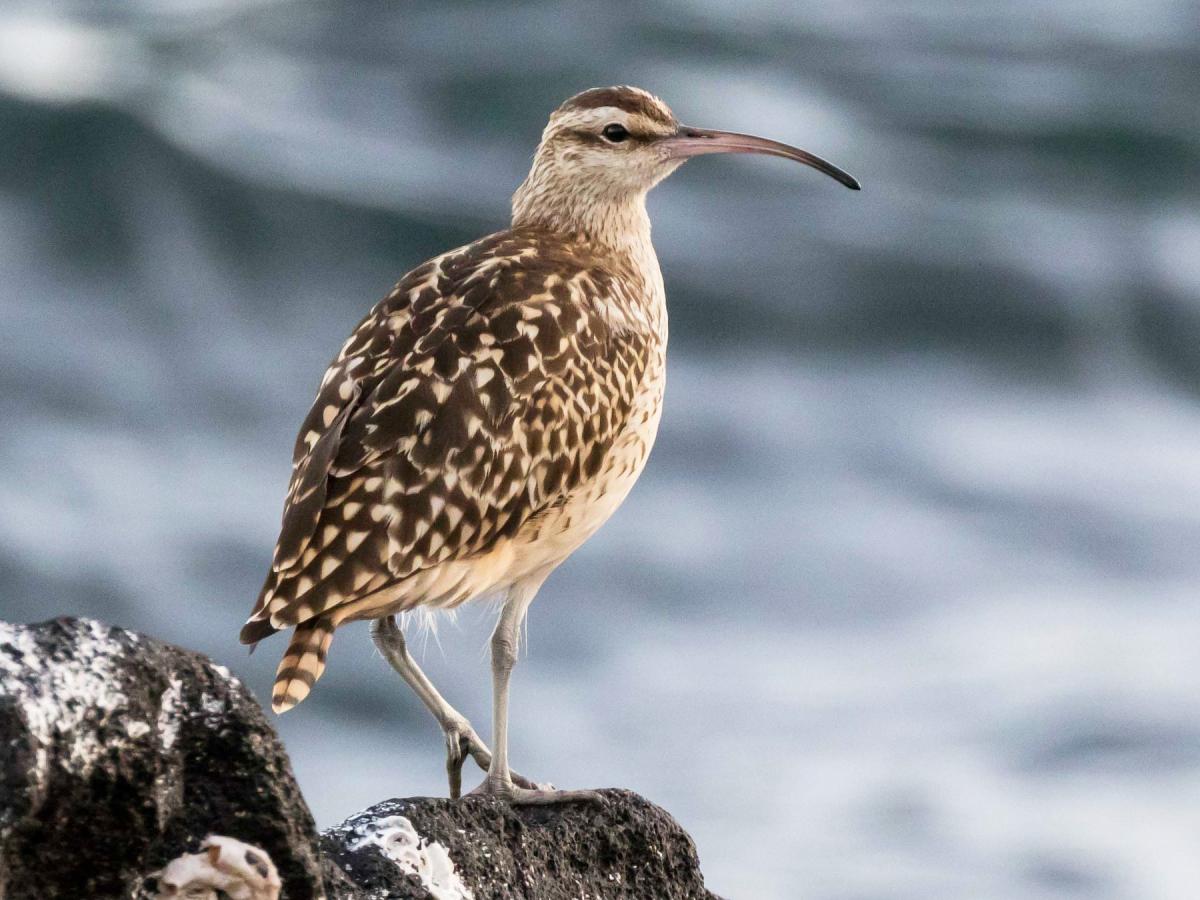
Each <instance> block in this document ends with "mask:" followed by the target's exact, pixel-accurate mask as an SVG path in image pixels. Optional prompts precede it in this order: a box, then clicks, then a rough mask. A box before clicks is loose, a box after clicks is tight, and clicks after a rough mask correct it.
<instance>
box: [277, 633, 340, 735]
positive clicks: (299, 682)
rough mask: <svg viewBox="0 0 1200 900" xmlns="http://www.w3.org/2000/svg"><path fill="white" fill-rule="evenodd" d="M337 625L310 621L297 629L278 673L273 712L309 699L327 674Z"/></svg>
mask: <svg viewBox="0 0 1200 900" xmlns="http://www.w3.org/2000/svg"><path fill="white" fill-rule="evenodd" d="M333 628H334V625H333V622H331V621H329V620H328V619H324V618H322V619H310V620H309V621H307V622H305V623H304V624H302V625H299V626H297V627H296V630H295V632H294V633H293V634H292V642H291V643H290V644H288V649H287V653H286V654H284V657H283V661H282V662H281V663H280V664H279V669H278V670H277V671H276V672H275V689H274V691H272V693H271V709H273V710H275V712H277V713H284V712H287V711H288V710H289V709H291V708H292V707H293V706H295V705H296V704H297V703H299V702H300V701H301V700H303V699H304V698H305V697H307V696H308V692H309V691H311V690H312V686H313V685H314V684H316V683H317V679H318V678H320V677H321V673H322V672H324V671H325V655H326V654H327V653H328V652H329V643H330V641H332V640H333Z"/></svg>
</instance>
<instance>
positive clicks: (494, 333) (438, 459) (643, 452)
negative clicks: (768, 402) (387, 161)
mask: <svg viewBox="0 0 1200 900" xmlns="http://www.w3.org/2000/svg"><path fill="white" fill-rule="evenodd" d="M656 276H657V273H656V272H655V273H651V275H650V277H649V279H648V278H647V276H646V275H645V274H644V273H642V272H639V271H637V270H636V268H635V266H634V265H633V263H632V261H631V260H629V259H626V258H623V257H622V255H621V254H619V253H615V252H611V251H608V250H605V249H600V248H597V247H594V246H591V245H589V244H587V243H585V242H582V241H580V240H578V239H575V238H571V237H566V236H563V235H561V234H559V233H556V232H554V231H551V230H548V229H546V228H543V227H540V226H536V225H533V226H521V227H517V228H514V229H512V230H510V231H505V232H501V233H499V234H494V235H491V236H489V237H486V238H483V239H482V240H480V241H477V242H475V243H473V244H469V245H467V246H466V247H462V248H459V249H457V250H452V251H450V252H449V253H446V254H444V255H442V256H439V257H437V258H435V259H433V260H430V261H429V262H427V263H425V264H424V265H422V266H420V267H418V268H416V269H414V270H413V271H412V272H410V273H409V274H408V275H406V276H405V277H404V278H403V279H402V280H401V281H400V282H399V283H398V284H397V285H396V286H395V288H393V289H392V291H391V292H390V293H389V294H388V295H387V296H386V297H385V298H384V299H383V301H382V302H380V303H379V304H378V305H377V306H376V307H375V309H373V310H372V311H371V313H370V314H369V315H368V316H367V317H366V318H365V319H364V320H363V321H362V323H361V324H360V325H359V326H358V328H356V329H355V331H354V333H353V334H352V335H351V337H350V338H349V340H347V341H346V343H345V345H344V346H343V347H342V350H341V352H340V353H339V354H338V356H337V358H336V359H335V360H334V361H333V363H332V364H331V365H330V366H329V369H328V370H327V371H326V373H325V377H324V378H323V379H322V381H321V387H320V390H319V392H318V395H317V399H316V402H315V403H314V404H313V407H312V410H311V411H310V412H309V415H308V417H307V419H306V420H305V423H304V425H303V426H302V427H301V430H300V435H299V437H298V438H297V441H296V448H295V452H294V456H293V473H292V480H291V485H290V487H289V489H288V494H287V501H286V505H285V511H284V517H283V526H282V529H281V532H280V536H279V542H278V544H277V546H276V550H275V559H274V562H273V564H272V568H271V572H270V574H269V575H268V577H267V581H266V584H265V585H264V587H263V590H262V593H261V595H260V597H259V600H258V603H257V605H256V607H255V610H254V613H253V614H252V615H251V617H250V621H249V622H248V623H247V624H246V626H245V628H244V629H243V630H242V638H243V640H246V641H254V640H258V639H260V638H262V637H265V636H266V635H268V634H270V633H272V632H274V631H276V630H279V629H282V628H286V627H290V626H299V627H300V629H301V635H302V636H304V637H305V642H303V644H302V646H301V647H300V649H301V650H303V649H304V647H305V646H306V645H307V644H309V643H311V644H312V646H313V647H315V648H319V656H321V657H323V655H324V650H325V648H326V647H327V646H328V642H329V637H330V635H331V634H332V630H333V628H335V627H336V626H338V625H340V624H341V623H342V622H345V621H348V620H353V619H364V618H377V617H379V616H381V615H385V614H387V613H391V612H396V611H401V610H406V609H410V608H412V607H414V606H417V605H428V606H434V607H442V608H445V607H453V606H456V605H458V604H460V603H463V602H465V601H467V600H470V599H473V598H474V597H477V596H479V595H481V594H485V593H488V592H490V591H492V590H495V589H497V588H500V587H503V586H504V585H506V584H507V583H511V582H512V581H513V580H516V579H517V578H519V577H521V576H522V575H524V574H528V573H529V572H531V571H535V570H537V569H539V568H542V567H545V566H547V565H552V564H555V563H557V562H561V560H562V558H565V557H566V555H567V554H569V553H570V552H571V551H572V550H574V549H575V548H576V547H578V546H579V544H580V543H582V542H583V540H585V539H586V538H587V537H588V536H590V534H591V532H593V531H594V530H595V528H596V527H598V526H599V524H601V521H602V520H601V521H595V520H596V519H597V518H599V517H598V516H596V515H593V514H591V511H590V510H589V509H588V508H586V507H587V506H589V505H596V507H597V511H599V510H603V509H604V508H607V507H609V506H612V508H615V505H616V503H619V501H620V499H623V497H624V494H625V493H626V492H627V491H628V489H629V487H631V486H632V481H633V479H634V478H636V475H637V473H638V472H639V471H640V470H641V466H642V465H643V464H644V462H645V459H646V456H647V455H648V453H649V450H650V445H651V443H652V442H653V437H654V430H655V426H656V425H657V421H658V414H659V404H660V400H661V394H662V381H663V371H664V370H663V359H664V353H665V348H666V316H665V306H664V304H663V303H662V302H661V291H660V290H659V288H658V284H659V283H660V282H658V280H657V277H656ZM610 491H611V492H612V493H613V497H611V498H609V501H608V502H605V498H606V495H607V494H608V493H609V492H610ZM614 500H615V501H616V503H614V502H613V501H614ZM607 511H608V512H611V509H608V510H607ZM606 517H607V516H605V518H606ZM301 656H302V654H300V653H297V654H293V653H289V655H288V657H289V658H288V659H285V664H284V666H283V667H281V671H280V676H281V681H280V690H279V691H277V698H276V699H277V701H280V702H277V705H278V706H283V705H284V701H286V700H291V701H293V702H298V701H299V699H301V698H302V697H303V695H304V694H305V693H307V688H308V687H310V686H311V681H310V679H309V675H310V670H307V669H304V668H301V667H300V664H301V661H302V660H301ZM293 657H294V658H293ZM320 661H321V660H320V659H318V660H317V662H320ZM317 674H319V673H318V671H316V670H315V669H313V670H311V676H312V680H315V677H316V675H317ZM289 691H290V693H289Z"/></svg>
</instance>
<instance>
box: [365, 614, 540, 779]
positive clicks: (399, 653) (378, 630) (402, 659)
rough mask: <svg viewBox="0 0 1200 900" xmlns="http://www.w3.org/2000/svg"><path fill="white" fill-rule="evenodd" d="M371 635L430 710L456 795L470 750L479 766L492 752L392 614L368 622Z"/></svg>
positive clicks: (484, 764) (485, 763) (484, 766)
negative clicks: (412, 651)
mask: <svg viewBox="0 0 1200 900" xmlns="http://www.w3.org/2000/svg"><path fill="white" fill-rule="evenodd" d="M371 639H372V640H373V641H374V642H375V646H376V647H378V648H379V652H380V653H382V654H383V658H384V659H386V660H387V661H388V662H389V663H390V664H391V666H392V668H393V669H395V670H396V672H397V673H398V674H399V675H400V677H401V678H403V679H404V681H405V683H407V684H408V686H409V687H410V688H412V689H413V693H415V694H416V695H417V696H418V697H420V698H421V702H422V703H424V704H425V707H426V708H427V709H428V710H429V711H430V712H431V713H433V717H434V718H435V719H437V721H438V724H439V725H441V726H442V731H443V732H444V733H445V735H446V776H447V778H448V779H449V782H450V796H451V797H452V798H455V799H457V798H458V797H459V795H460V794H461V792H462V766H463V762H464V761H465V760H466V757H467V755H468V754H469V755H470V756H471V758H472V759H474V760H475V762H476V763H477V764H478V765H479V767H480V768H481V769H487V768H488V767H489V766H490V765H491V763H492V754H491V751H489V750H488V748H487V745H486V744H485V743H484V742H483V741H482V740H481V739H480V737H479V735H477V734H476V733H475V729H474V728H472V727H471V723H470V722H468V721H467V719H466V717H465V716H464V715H463V714H462V713H460V712H459V711H458V710H456V709H455V708H454V707H453V706H451V705H450V704H449V703H448V702H446V699H445V698H444V697H443V696H442V695H441V694H440V693H438V689H437V688H435V687H434V686H433V682H431V681H430V680H429V678H428V677H426V675H425V673H424V672H422V671H421V668H420V666H418V665H417V663H416V660H414V659H413V658H412V657H411V656H410V655H409V653H408V645H407V643H406V642H405V640H404V632H403V631H401V630H400V626H399V625H398V624H397V623H396V617H395V616H385V617H383V618H382V619H376V620H375V621H374V622H372V623H371ZM513 780H514V781H516V782H517V783H518V784H521V785H523V786H525V787H529V788H533V787H536V785H534V783H533V782H531V781H529V780H528V779H526V778H522V777H521V776H519V775H516V774H514V775H513Z"/></svg>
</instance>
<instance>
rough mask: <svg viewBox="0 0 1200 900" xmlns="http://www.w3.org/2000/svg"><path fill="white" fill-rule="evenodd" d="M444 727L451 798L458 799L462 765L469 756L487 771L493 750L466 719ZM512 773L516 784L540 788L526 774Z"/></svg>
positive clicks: (460, 790) (519, 786) (460, 789)
mask: <svg viewBox="0 0 1200 900" xmlns="http://www.w3.org/2000/svg"><path fill="white" fill-rule="evenodd" d="M442 727H443V729H444V731H445V735H446V778H447V779H448V780H449V782H450V799H451V800H457V799H458V798H459V797H461V796H462V767H463V763H464V762H466V761H467V757H468V756H469V757H471V759H473V760H475V763H476V765H478V766H479V768H481V769H483V771H485V772H486V771H487V770H488V769H489V768H491V765H492V751H491V750H489V749H488V747H487V744H485V743H484V742H483V740H482V739H481V738H480V737H479V735H478V734H476V733H475V729H474V728H472V727H471V723H470V722H468V721H467V720H466V719H458V720H454V721H451V722H448V723H446V724H445V725H443V726H442ZM510 774H511V776H512V782H513V784H514V786H516V787H518V788H524V789H528V790H536V789H537V788H538V785H537V784H536V783H534V782H533V781H530V780H529V779H528V778H526V777H525V776H524V775H519V774H518V773H516V772H512V773H510Z"/></svg>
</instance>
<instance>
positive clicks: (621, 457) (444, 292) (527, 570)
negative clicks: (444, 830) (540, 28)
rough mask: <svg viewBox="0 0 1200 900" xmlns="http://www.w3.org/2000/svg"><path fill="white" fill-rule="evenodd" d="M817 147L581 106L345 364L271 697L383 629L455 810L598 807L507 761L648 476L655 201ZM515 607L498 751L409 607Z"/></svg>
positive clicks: (580, 99)
mask: <svg viewBox="0 0 1200 900" xmlns="http://www.w3.org/2000/svg"><path fill="white" fill-rule="evenodd" d="M707 153H764V154H768V155H772V156H782V157H785V158H788V159H792V160H795V161H798V162H801V163H804V164H805V165H809V166H812V167H814V168H816V169H819V170H820V171H823V172H825V173H826V174H827V175H830V176H831V177H834V178H836V179H837V180H838V181H841V182H842V183H843V184H845V185H846V186H847V187H852V188H857V187H858V183H857V182H856V181H855V180H854V179H853V178H852V177H851V176H850V175H848V174H846V173H845V172H843V171H841V170H840V169H838V168H837V167H835V166H833V165H831V164H829V163H827V162H826V161H824V160H822V159H820V158H819V157H815V156H813V155H812V154H810V153H808V152H807V151H804V150H800V149H799V148H796V147H789V146H787V145H785V144H780V143H778V142H776V141H769V140H766V139H764V138H756V137H753V136H751V135H744V134H735V133H732V132H719V131H711V130H707V129H700V128H692V127H689V126H684V125H681V124H679V122H678V121H677V120H676V119H675V116H674V115H673V114H672V113H671V111H670V110H669V109H668V108H667V107H666V105H665V104H663V103H662V101H660V100H658V99H657V98H656V97H654V96H653V95H651V94H649V93H647V92H645V91H643V90H640V89H638V88H632V87H613V88H595V89H592V90H589V91H584V92H583V93H581V94H577V95H576V96H574V97H572V98H571V99H569V100H567V101H566V102H565V103H563V104H562V105H561V106H560V107H559V108H558V109H557V110H555V112H554V114H553V115H552V116H551V117H550V121H549V123H548V124H547V126H546V129H545V131H544V132H543V133H542V140H541V142H540V143H539V144H538V148H537V152H536V153H535V154H534V160H533V165H532V167H531V169H530V172H529V175H528V177H527V178H526V179H525V181H524V182H523V183H522V184H521V186H520V187H519V188H518V189H517V191H516V193H515V194H514V195H513V206H512V208H513V216H512V226H511V228H509V229H508V230H506V231H502V232H499V233H497V234H493V235H490V236H489V237H485V238H483V239H481V240H479V241H476V242H475V243H473V244H468V245H467V246H465V247H460V248H459V249H457V250H452V251H450V252H449V253H446V254H444V255H442V256H439V257H437V258H435V259H432V260H430V261H429V262H427V263H425V264H424V265H422V266H420V267H418V268H416V269H414V270H413V271H412V272H410V273H408V274H407V275H406V276H404V278H403V279H402V280H401V281H400V283H399V284H397V285H396V286H395V288H393V289H392V291H391V293H389V294H388V295H387V296H386V297H385V298H384V299H383V300H382V301H381V302H380V303H379V305H378V306H376V307H375V309H373V310H372V311H371V313H370V314H369V315H368V316H367V317H366V318H365V319H364V320H363V321H362V323H361V324H360V325H359V326H358V328H357V329H356V330H355V332H354V334H352V335H351V336H350V338H349V340H347V341H346V343H345V344H344V345H343V347H342V350H341V352H340V353H339V354H338V356H337V358H336V359H334V361H333V362H332V363H331V364H330V366H329V369H328V371H326V373H325V377H324V378H323V379H322V381H321V386H320V389H319V391H318V394H317V399H316V402H315V403H314V404H313V407H312V410H311V411H310V412H309V414H308V417H307V419H306V420H305V422H304V425H303V426H302V427H301V429H300V435H299V437H298V438H297V441H296V448H295V453H294V457H293V471H292V480H291V484H290V486H289V488H288V494H287V501H286V503H285V507H284V514H283V524H282V527H281V529H280V534H279V541H278V544H277V546H276V548H275V557H274V561H273V563H272V566H271V570H270V572H269V574H268V576H267V580H266V583H265V584H264V586H263V589H262V593H261V594H260V596H259V599H258V603H257V604H256V606H255V608H254V612H253V613H252V614H251V616H250V619H249V621H248V622H247V623H246V625H245V627H244V628H243V629H242V640H243V641H245V642H248V643H253V642H256V641H258V640H260V639H262V638H263V637H266V636H267V635H269V634H271V633H273V632H275V631H279V630H281V629H284V628H289V627H294V629H295V631H294V634H293V635H292V640H291V643H290V645H289V646H288V650H287V653H286V655H285V656H284V659H283V661H282V662H281V663H280V666H279V670H278V672H277V674H276V680H275V689H274V692H273V696H272V705H273V706H274V708H275V709H276V711H280V712H282V711H284V710H287V709H290V708H291V707H293V706H295V705H296V704H297V703H299V702H300V701H301V700H303V699H304V697H305V696H307V694H308V693H309V691H310V690H311V688H312V685H313V684H314V682H315V681H316V680H317V678H318V677H320V675H321V672H322V671H323V669H324V667H325V658H326V655H327V653H328V650H329V646H330V642H331V641H332V639H333V634H334V631H335V630H336V629H337V627H338V626H339V625H341V624H342V623H344V622H347V621H352V620H355V619H372V620H374V623H373V625H372V632H371V634H372V639H373V640H374V642H375V644H376V646H377V648H378V649H379V650H380V652H381V654H382V655H383V657H384V658H385V659H386V660H387V661H388V663H389V665H391V666H392V668H393V669H395V671H396V672H397V673H398V674H399V675H400V676H401V678H402V679H403V680H404V681H405V682H406V683H407V684H408V685H409V687H410V688H411V689H412V690H413V691H414V693H416V695H417V696H418V697H419V698H420V699H421V701H422V702H423V703H424V704H425V705H426V707H428V709H429V710H430V712H431V713H432V714H433V715H434V716H435V717H436V718H437V720H438V723H439V724H440V725H441V727H442V731H443V733H444V735H445V738H446V753H447V756H446V768H447V775H448V777H449V783H450V793H451V796H458V793H459V790H460V788H461V768H462V765H463V761H464V759H465V757H466V756H468V755H469V756H471V757H472V758H473V759H474V760H475V761H476V762H477V763H478V764H479V765H480V766H481V767H483V768H485V769H487V772H488V777H487V780H486V781H485V782H484V784H483V785H482V786H481V790H483V791H485V792H487V793H490V794H495V795H498V796H503V797H507V798H509V799H511V800H514V801H517V802H522V803H549V802H558V801H560V800H564V799H567V800H569V799H575V800H579V799H589V800H594V799H596V797H597V795H596V794H595V793H594V792H587V791H556V790H553V789H551V788H547V787H545V786H541V785H537V784H535V783H533V782H531V781H529V780H528V779H525V778H523V777H522V776H520V775H517V774H516V773H515V772H513V771H512V770H511V769H510V768H509V765H508V756H507V722H508V690H509V678H510V675H511V673H512V669H513V665H514V664H515V662H516V656H517V644H518V642H519V635H520V629H521V623H522V621H523V620H524V617H525V614H526V611H527V610H528V607H529V604H530V603H531V602H532V600H533V598H534V596H535V595H536V594H537V592H538V590H539V589H540V587H541V585H542V583H543V581H544V580H545V579H546V577H547V576H548V575H549V573H550V572H551V571H552V570H553V569H554V568H555V567H556V566H558V565H559V564H560V563H562V562H563V560H565V559H566V558H567V557H568V556H569V555H570V554H571V553H572V552H573V551H574V550H575V549H576V548H578V547H579V545H580V544H582V543H583V542H584V541H585V540H587V539H588V538H589V537H590V536H591V535H592V534H593V533H594V532H595V531H596V529H597V528H599V527H600V526H601V525H602V524H603V523H604V522H605V520H607V519H608V517H609V516H610V515H611V514H612V513H613V511H614V510H615V509H616V508H617V507H618V506H619V505H620V503H621V502H622V500H624V498H625V496H626V495H627V494H628V492H629V490H630V488H632V486H633V484H634V482H635V481H636V480H637V477H638V475H639V474H640V473H641V471H642V468H643V466H644V465H645V463H646V458H647V456H648V455H649V453H650V449H651V446H652V445H653V443H654V436H655V433H656V431H657V429H658V420H659V415H660V412H661V407H662V397H663V387H664V383H665V378H666V369H665V355H666V344H667V313H666V298H665V294H664V290H663V281H662V274H661V272H660V271H659V267H658V259H657V257H656V256H655V254H654V247H653V245H652V244H651V242H650V220H649V217H648V216H647V215H646V205H645V199H646V194H647V192H648V191H649V190H650V189H651V188H653V187H654V186H655V185H656V184H658V183H659V182H660V181H661V180H662V179H663V178H665V177H667V176H668V175H669V174H670V173H671V172H673V171H674V170H675V169H676V168H678V166H679V165H681V164H682V162H683V161H684V160H685V159H688V158H690V157H692V156H698V155H701V154H707ZM489 594H496V595H502V597H503V603H502V606H501V611H500V615H499V617H498V620H497V624H496V629H495V631H494V632H493V634H492V641H491V650H492V679H493V683H492V698H493V705H492V720H493V726H494V740H495V750H496V752H495V753H494V754H493V753H492V752H491V751H489V750H488V748H487V747H486V745H485V744H484V743H483V741H482V740H480V738H479V736H478V735H477V734H476V733H475V731H474V729H473V728H472V727H471V725H470V723H469V722H468V721H467V720H466V718H465V717H463V716H462V715H461V714H460V713H459V712H458V711H457V710H455V709H454V708H453V707H452V706H451V705H450V704H449V703H447V702H446V700H445V698H443V697H442V696H441V694H440V693H439V692H438V691H437V689H436V688H435V687H434V685H433V684H432V682H430V681H429V679H428V678H427V677H426V676H425V674H424V673H423V672H422V671H421V670H420V667H419V666H418V665H417V664H416V662H415V661H414V660H413V659H412V658H411V656H410V655H409V654H408V652H407V649H406V645H405V638H404V634H403V629H402V628H401V627H399V626H398V625H397V624H396V621H395V619H394V614H395V613H397V612H403V611H406V610H410V609H413V608H415V607H418V606H423V607H432V608H441V609H444V608H452V607H455V606H457V605H459V604H461V603H465V602H467V601H469V600H472V599H475V598H477V597H482V596H485V595H489Z"/></svg>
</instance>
